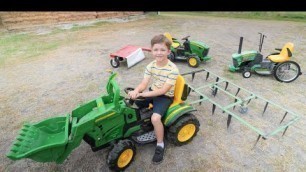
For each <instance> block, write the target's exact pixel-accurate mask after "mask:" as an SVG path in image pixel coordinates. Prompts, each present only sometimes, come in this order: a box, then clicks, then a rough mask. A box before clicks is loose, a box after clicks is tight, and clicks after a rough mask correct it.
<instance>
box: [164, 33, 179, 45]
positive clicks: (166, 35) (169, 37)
mask: <svg viewBox="0 0 306 172" xmlns="http://www.w3.org/2000/svg"><path fill="white" fill-rule="evenodd" d="M164 35H165V37H167V38H168V39H169V40H170V41H171V46H172V47H173V48H177V47H179V46H180V44H179V43H177V42H173V38H172V36H171V35H170V33H168V32H166V33H164Z"/></svg>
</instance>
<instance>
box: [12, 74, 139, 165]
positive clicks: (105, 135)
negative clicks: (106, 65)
mask: <svg viewBox="0 0 306 172" xmlns="http://www.w3.org/2000/svg"><path fill="white" fill-rule="evenodd" d="M115 76H116V74H112V75H111V76H110V79H109V81H108V84H107V86H106V89H107V92H108V95H107V96H102V97H99V98H97V99H94V100H91V101H89V102H88V103H85V104H83V105H80V106H78V107H77V108H75V109H74V110H73V111H72V113H71V115H70V114H68V115H66V117H52V118H49V119H46V120H43V121H41V122H38V123H34V124H25V125H24V126H23V128H22V129H21V132H20V133H19V135H18V136H17V137H16V140H15V142H14V143H13V145H12V147H11V149H10V151H9V153H8V154H7V157H8V158H10V159H12V160H18V159H22V158H30V159H33V160H35V161H38V162H56V163H62V162H63V161H64V160H65V159H66V158H67V157H68V155H69V154H70V153H71V151H72V150H73V149H75V148H76V147H78V146H79V145H80V143H81V141H82V140H83V138H84V136H85V137H86V138H89V140H90V141H91V146H92V147H95V148H97V147H101V146H104V145H107V144H108V143H110V142H111V141H113V140H117V139H122V138H123V137H129V136H130V135H131V134H132V133H133V132H135V131H137V130H139V129H140V126H139V125H134V126H132V127H130V128H127V127H126V126H127V125H130V124H131V123H135V122H136V121H137V116H136V112H135V109H132V108H129V107H127V106H126V103H125V102H124V97H122V96H120V89H119V87H118V85H117V83H116V82H115V80H114V78H115ZM125 130H126V131H125Z"/></svg>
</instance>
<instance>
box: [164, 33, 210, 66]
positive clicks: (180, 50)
mask: <svg viewBox="0 0 306 172" xmlns="http://www.w3.org/2000/svg"><path fill="white" fill-rule="evenodd" d="M164 35H165V36H166V37H167V38H168V39H169V40H170V41H171V42H172V45H171V53H170V55H169V56H168V59H170V60H171V61H173V62H174V61H176V60H181V61H187V62H188V65H189V66H190V67H194V68H196V67H198V66H199V65H200V62H202V61H207V60H210V59H211V57H210V56H208V52H209V46H207V45H206V44H204V43H203V42H199V41H189V40H188V38H189V37H190V36H186V37H184V38H182V40H184V42H183V44H181V43H180V42H179V41H178V40H177V39H176V38H172V36H171V35H170V33H168V32H166V33H164Z"/></svg>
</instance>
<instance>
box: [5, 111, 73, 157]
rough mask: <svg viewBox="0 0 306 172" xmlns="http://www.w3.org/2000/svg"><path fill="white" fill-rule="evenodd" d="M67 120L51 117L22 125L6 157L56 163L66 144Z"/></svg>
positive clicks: (65, 118) (66, 118) (67, 118)
mask: <svg viewBox="0 0 306 172" xmlns="http://www.w3.org/2000/svg"><path fill="white" fill-rule="evenodd" d="M69 119H70V116H69V115H67V116H66V117H53V118H49V119H46V120H44V121H41V122H38V123H35V124H33V125H31V124H24V125H23V127H22V129H21V130H20V133H19V135H18V137H16V140H15V141H14V143H13V146H12V147H11V150H10V152H9V153H8V154H7V157H9V158H11V159H13V160H18V159H21V158H30V159H33V160H35V161H38V162H51V161H56V160H57V159H58V158H59V157H60V156H61V155H62V154H63V153H64V152H65V149H66V145H67V143H68V133H69V132H70V131H69Z"/></svg>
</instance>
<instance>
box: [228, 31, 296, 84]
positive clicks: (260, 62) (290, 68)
mask: <svg viewBox="0 0 306 172" xmlns="http://www.w3.org/2000/svg"><path fill="white" fill-rule="evenodd" d="M259 34H260V41H259V51H256V50H252V51H244V52H241V48H242V42H243V37H240V43H239V49H238V53H234V54H233V55H232V59H233V65H230V66H229V70H230V71H231V72H235V71H239V72H242V76H243V77H244V78H249V77H251V74H252V72H255V73H257V74H260V75H274V77H275V78H276V80H278V81H280V82H286V83H289V82H292V81H294V80H296V79H297V78H298V77H299V75H301V74H302V72H301V68H300V66H299V64H297V63H296V62H294V61H291V60H290V58H291V57H292V52H293V47H294V45H293V43H291V42H288V43H286V44H285V45H284V47H283V48H282V49H281V48H275V50H277V51H278V52H276V53H272V54H270V55H268V56H266V58H263V55H262V54H261V49H262V45H263V41H264V38H265V37H266V36H265V35H264V34H262V33H259Z"/></svg>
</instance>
